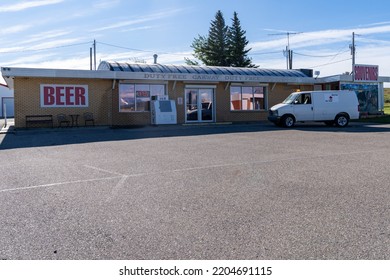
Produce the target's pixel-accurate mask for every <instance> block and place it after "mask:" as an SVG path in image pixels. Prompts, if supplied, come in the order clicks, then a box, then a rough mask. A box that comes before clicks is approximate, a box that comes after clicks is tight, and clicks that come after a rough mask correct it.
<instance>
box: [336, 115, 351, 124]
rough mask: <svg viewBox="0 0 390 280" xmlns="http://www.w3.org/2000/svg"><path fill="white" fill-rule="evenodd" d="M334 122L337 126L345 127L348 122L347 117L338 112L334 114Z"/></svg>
mask: <svg viewBox="0 0 390 280" xmlns="http://www.w3.org/2000/svg"><path fill="white" fill-rule="evenodd" d="M335 123H336V125H337V126H338V127H346V126H347V125H348V123H349V118H348V116H347V115H345V114H339V115H337V116H336V119H335Z"/></svg>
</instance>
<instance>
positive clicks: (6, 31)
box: [0, 24, 31, 36]
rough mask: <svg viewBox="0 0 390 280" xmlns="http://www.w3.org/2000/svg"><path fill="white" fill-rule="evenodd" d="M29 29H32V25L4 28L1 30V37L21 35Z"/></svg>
mask: <svg viewBox="0 0 390 280" xmlns="http://www.w3.org/2000/svg"><path fill="white" fill-rule="evenodd" d="M29 28H31V25H28V24H19V25H14V26H11V27H7V28H5V27H3V28H1V29H0V36H3V35H9V34H14V33H19V32H22V31H25V30H27V29H29Z"/></svg>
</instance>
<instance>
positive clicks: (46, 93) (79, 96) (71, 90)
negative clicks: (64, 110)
mask: <svg viewBox="0 0 390 280" xmlns="http://www.w3.org/2000/svg"><path fill="white" fill-rule="evenodd" d="M40 97H41V107H88V86H87V85H41V93H40Z"/></svg>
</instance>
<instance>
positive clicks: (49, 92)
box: [43, 86, 55, 106]
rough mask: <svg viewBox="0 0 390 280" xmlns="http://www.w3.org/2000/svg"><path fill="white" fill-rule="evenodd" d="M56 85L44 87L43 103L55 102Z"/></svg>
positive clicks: (50, 103)
mask: <svg viewBox="0 0 390 280" xmlns="http://www.w3.org/2000/svg"><path fill="white" fill-rule="evenodd" d="M54 92H55V89H54V87H48V86H46V87H43V105H45V106H49V105H53V104H54V103H55V97H54Z"/></svg>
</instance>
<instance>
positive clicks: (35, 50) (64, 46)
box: [0, 42, 91, 54]
mask: <svg viewBox="0 0 390 280" xmlns="http://www.w3.org/2000/svg"><path fill="white" fill-rule="evenodd" d="M86 44H91V42H84V43H77V44H69V45H62V46H56V47H48V48H41V49H23V50H17V51H0V53H5V54H7V53H24V52H39V51H47V50H53V49H60V48H67V47H74V46H81V45H86Z"/></svg>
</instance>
